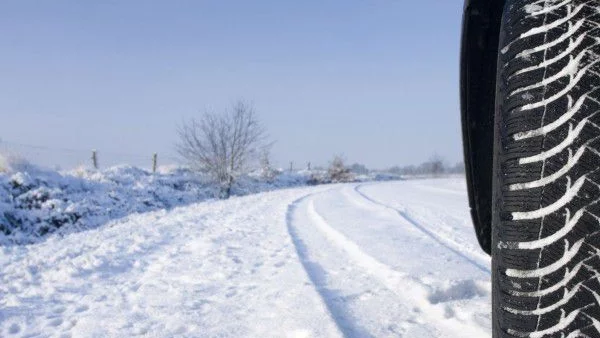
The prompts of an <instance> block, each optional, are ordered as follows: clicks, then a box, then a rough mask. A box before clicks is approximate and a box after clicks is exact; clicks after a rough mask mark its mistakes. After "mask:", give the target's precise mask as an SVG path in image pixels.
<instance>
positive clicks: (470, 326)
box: [0, 173, 491, 337]
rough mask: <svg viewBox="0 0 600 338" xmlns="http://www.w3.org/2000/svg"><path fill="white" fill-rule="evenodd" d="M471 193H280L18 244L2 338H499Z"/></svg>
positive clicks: (386, 189) (383, 185)
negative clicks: (471, 208)
mask: <svg viewBox="0 0 600 338" xmlns="http://www.w3.org/2000/svg"><path fill="white" fill-rule="evenodd" d="M108 176H109V175H108ZM119 176H121V175H119ZM101 177H104V178H106V177H107V174H106V173H104V174H101ZM23 180H27V177H23ZM135 180H137V178H135V179H134V180H133V181H131V182H129V183H127V184H126V185H127V186H129V187H131V186H132V185H134V182H135ZM98 181H99V182H101V181H102V179H98ZM109 181H111V180H109ZM111 182H112V181H111ZM464 185H465V184H464V179H458V178H451V179H431V180H410V181H395V182H375V183H350V184H334V185H320V186H313V187H300V188H292V189H282V190H276V191H271V192H260V193H256V194H252V195H248V196H243V197H232V198H231V199H229V200H226V201H217V200H207V201H204V202H201V203H192V204H187V205H181V206H178V207H173V208H169V209H160V210H155V211H150V212H144V213H142V212H136V213H132V214H128V215H126V216H124V217H121V218H117V219H113V220H110V221H108V222H106V223H104V224H102V225H99V226H97V227H95V228H92V229H89V230H86V231H73V232H66V233H64V234H63V235H62V236H49V237H46V238H45V240H43V241H37V242H36V243H34V244H30V245H5V246H2V247H0V336H2V337H26V336H27V337H28V336H41V337H92V336H94V337H104V336H110V337H133V336H142V337H199V336H202V337H400V336H404V337H487V336H490V332H491V324H490V306H491V305H490V303H491V300H490V272H489V264H490V261H489V258H488V257H487V256H485V254H483V253H482V252H481V250H480V249H479V248H478V244H477V240H476V239H475V236H474V232H473V230H472V226H471V222H470V219H469V212H468V207H467V202H466V201H467V197H466V192H465V186H464Z"/></svg>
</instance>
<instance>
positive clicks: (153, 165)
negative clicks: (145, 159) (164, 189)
mask: <svg viewBox="0 0 600 338" xmlns="http://www.w3.org/2000/svg"><path fill="white" fill-rule="evenodd" d="M156 162H158V154H157V153H154V155H152V173H153V174H155V173H156Z"/></svg>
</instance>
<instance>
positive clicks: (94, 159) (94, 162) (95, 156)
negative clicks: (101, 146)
mask: <svg viewBox="0 0 600 338" xmlns="http://www.w3.org/2000/svg"><path fill="white" fill-rule="evenodd" d="M92 165H93V166H94V169H98V154H97V152H96V149H94V150H92Z"/></svg>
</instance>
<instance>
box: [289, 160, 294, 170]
mask: <svg viewBox="0 0 600 338" xmlns="http://www.w3.org/2000/svg"><path fill="white" fill-rule="evenodd" d="M292 171H294V162H290V172H292Z"/></svg>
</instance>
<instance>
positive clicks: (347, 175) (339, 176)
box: [327, 156, 354, 183]
mask: <svg viewBox="0 0 600 338" xmlns="http://www.w3.org/2000/svg"><path fill="white" fill-rule="evenodd" d="M327 173H328V176H329V178H330V179H331V182H334V183H340V182H352V181H354V175H353V174H352V173H351V172H350V169H348V168H347V167H346V165H345V164H344V159H343V158H342V157H341V156H335V157H334V158H333V161H331V164H330V165H329V169H328V170H327Z"/></svg>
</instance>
